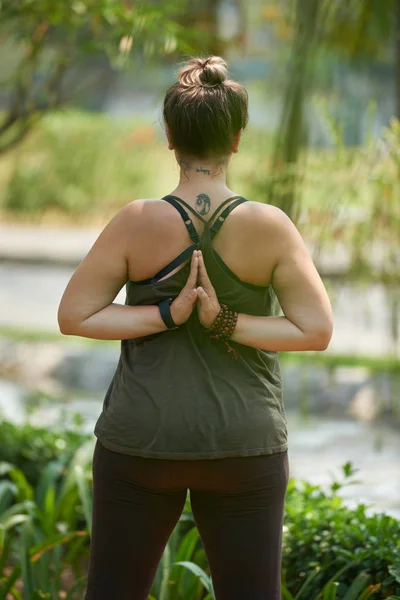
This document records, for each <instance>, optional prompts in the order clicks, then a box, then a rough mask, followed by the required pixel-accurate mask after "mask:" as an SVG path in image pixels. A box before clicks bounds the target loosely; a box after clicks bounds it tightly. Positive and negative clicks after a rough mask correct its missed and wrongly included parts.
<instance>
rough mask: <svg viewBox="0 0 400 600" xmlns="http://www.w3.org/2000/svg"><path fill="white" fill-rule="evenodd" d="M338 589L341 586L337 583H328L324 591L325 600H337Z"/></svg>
mask: <svg viewBox="0 0 400 600" xmlns="http://www.w3.org/2000/svg"><path fill="white" fill-rule="evenodd" d="M338 587H339V584H338V582H337V581H331V582H329V583H327V584H326V586H325V587H324V589H323V596H322V598H323V600H336V591H337V588H338Z"/></svg>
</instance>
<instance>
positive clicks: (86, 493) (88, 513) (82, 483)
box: [74, 464, 92, 536]
mask: <svg viewBox="0 0 400 600" xmlns="http://www.w3.org/2000/svg"><path fill="white" fill-rule="evenodd" d="M74 474H75V479H76V483H77V485H78V490H79V497H80V499H81V502H82V506H83V512H84V514H85V519H86V524H87V527H88V530H89V535H90V536H91V535H92V498H91V495H90V490H89V486H88V484H87V481H86V477H85V473H84V471H83V467H82V465H80V464H77V465H75V467H74Z"/></svg>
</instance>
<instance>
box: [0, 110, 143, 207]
mask: <svg viewBox="0 0 400 600" xmlns="http://www.w3.org/2000/svg"><path fill="white" fill-rule="evenodd" d="M136 135H137V137H135V134H134V133H133V132H132V131H131V130H130V129H129V128H128V127H127V128H126V129H123V127H122V125H119V126H118V124H117V123H115V124H114V126H111V127H110V124H109V123H108V121H107V119H104V118H101V117H100V118H98V119H96V120H91V119H88V118H87V117H86V116H85V115H84V114H82V115H79V114H76V113H75V114H74V117H73V119H71V118H69V117H68V116H67V115H65V116H64V117H63V118H61V119H60V117H58V116H55V115H54V116H53V117H52V118H48V119H47V120H46V123H45V126H44V127H43V128H42V130H41V132H40V135H39V138H38V139H37V140H36V143H35V141H34V143H35V147H36V148H37V149H36V152H35V153H34V154H31V155H30V156H29V157H27V156H26V154H25V152H22V151H21V152H19V153H18V155H17V159H16V162H15V165H14V169H13V172H12V175H11V178H10V180H9V187H8V194H7V198H6V206H7V208H8V209H9V210H10V211H14V212H15V211H21V210H24V211H26V212H27V213H43V212H45V211H58V212H61V213H65V214H69V215H74V216H75V217H79V216H80V215H82V214H84V213H86V214H90V213H92V214H93V212H95V211H98V210H99V205H101V204H107V205H108V207H107V208H108V209H109V208H111V207H114V206H115V207H116V205H117V204H120V205H121V204H126V203H128V202H129V201H130V200H132V196H131V194H132V190H134V189H140V187H141V185H142V184H143V175H142V173H143V169H142V168H141V167H142V162H143V158H141V156H140V152H135V155H134V159H133V156H132V154H131V152H130V149H131V148H132V146H134V145H135V143H136V144H137V145H138V146H140V145H142V144H150V145H153V141H154V129H153V128H152V127H148V128H143V129H142V134H141V135H142V136H143V137H142V139H139V135H138V134H136ZM78 149H79V151H78ZM133 160H134V164H132V163H133Z"/></svg>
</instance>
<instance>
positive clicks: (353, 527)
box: [282, 463, 400, 600]
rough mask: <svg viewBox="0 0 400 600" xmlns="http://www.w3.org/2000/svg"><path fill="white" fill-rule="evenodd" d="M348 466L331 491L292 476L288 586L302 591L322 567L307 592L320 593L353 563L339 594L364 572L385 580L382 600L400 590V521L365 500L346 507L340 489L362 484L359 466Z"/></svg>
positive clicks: (373, 579) (374, 581)
mask: <svg viewBox="0 0 400 600" xmlns="http://www.w3.org/2000/svg"><path fill="white" fill-rule="evenodd" d="M342 469H343V475H344V482H339V481H334V482H333V483H332V484H331V486H330V491H329V492H325V491H323V490H322V488H321V486H318V485H311V484H309V483H307V482H296V481H295V480H293V479H291V480H290V481H289V486H288V491H287V502H286V515H285V526H286V527H285V529H286V531H285V533H284V542H283V558H282V561H283V566H284V572H285V583H286V586H287V587H288V588H289V589H290V591H291V593H292V594H296V593H298V592H299V590H300V588H301V587H302V585H303V584H304V581H305V580H306V578H307V575H308V574H309V573H310V572H312V571H316V573H315V577H314V578H313V579H312V581H311V582H310V584H309V585H308V587H307V592H308V595H307V597H308V598H310V597H312V598H314V597H316V595H317V594H318V592H319V590H321V588H322V587H323V586H325V585H326V584H327V583H328V581H329V579H330V578H331V577H332V576H334V575H335V573H336V572H337V571H338V570H340V569H342V568H344V567H348V568H347V570H346V571H345V572H343V573H342V575H341V578H340V585H339V586H338V590H337V591H338V593H339V597H343V596H344V594H345V593H346V591H348V589H349V587H350V586H351V585H352V583H353V582H354V580H355V579H356V577H357V576H358V575H359V574H360V572H363V573H366V575H368V576H369V577H370V581H369V582H368V583H369V584H371V585H375V584H378V583H379V584H381V587H380V589H379V590H377V595H376V596H374V598H376V599H377V600H379V599H381V598H387V597H388V596H390V595H400V577H399V576H398V573H397V574H396V568H397V569H398V567H399V566H400V522H399V521H397V520H396V519H394V518H393V517H390V516H389V515H386V514H374V515H372V516H371V515H370V516H368V514H367V509H368V507H367V506H366V505H364V504H359V505H358V506H357V507H356V508H355V509H350V508H348V507H347V506H345V505H344V503H343V500H342V499H341V498H340V496H339V495H338V491H339V490H340V489H341V488H342V487H343V486H344V485H349V484H352V483H356V481H355V480H354V477H353V476H354V475H355V473H356V470H354V468H353V466H352V465H351V463H347V464H346V465H343V467H342ZM333 597H335V596H333Z"/></svg>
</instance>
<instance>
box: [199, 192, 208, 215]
mask: <svg viewBox="0 0 400 600" xmlns="http://www.w3.org/2000/svg"><path fill="white" fill-rule="evenodd" d="M196 208H197V211H198V213H199V214H200V215H207V214H208V213H209V212H210V208H211V200H210V196H207V194H199V195H198V196H197V198H196Z"/></svg>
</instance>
